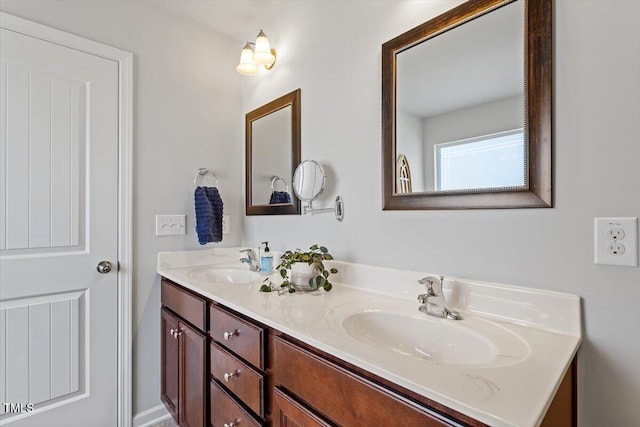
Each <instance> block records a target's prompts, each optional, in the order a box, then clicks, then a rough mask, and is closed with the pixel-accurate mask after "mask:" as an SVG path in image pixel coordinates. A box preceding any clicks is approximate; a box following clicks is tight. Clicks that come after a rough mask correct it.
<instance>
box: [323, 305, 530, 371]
mask: <svg viewBox="0 0 640 427" xmlns="http://www.w3.org/2000/svg"><path fill="white" fill-rule="evenodd" d="M418 306H419V304H418V303H416V304H410V303H408V302H407V303H403V302H377V303H362V304H350V305H347V306H342V307H341V308H339V309H336V310H335V311H334V312H333V313H330V314H329V315H328V317H327V320H328V321H329V324H330V326H331V327H332V329H334V331H336V332H338V333H340V334H344V335H346V336H348V337H349V338H351V339H353V340H357V341H359V342H361V343H364V344H366V345H367V346H369V347H373V348H375V349H377V350H381V351H385V352H389V353H393V354H395V355H398V354H400V355H403V356H406V357H409V358H412V359H423V360H428V361H431V362H434V363H440V364H457V365H490V366H504V365H509V364H513V363H517V362H519V361H522V360H524V359H525V358H526V357H527V356H528V355H529V352H530V350H529V346H528V345H527V343H526V342H525V341H524V340H523V339H522V338H520V337H519V336H518V335H516V334H515V333H513V332H511V331H509V330H508V329H506V328H504V327H502V326H500V325H499V324H498V323H495V322H491V321H488V320H484V319H480V318H477V317H474V316H470V315H465V318H464V319H463V320H448V319H440V318H438V317H434V316H429V315H427V314H424V313H421V312H419V311H418Z"/></svg>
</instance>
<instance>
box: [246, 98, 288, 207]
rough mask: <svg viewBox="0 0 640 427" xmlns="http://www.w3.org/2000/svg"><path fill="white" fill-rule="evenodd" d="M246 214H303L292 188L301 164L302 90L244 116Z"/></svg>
mask: <svg viewBox="0 0 640 427" xmlns="http://www.w3.org/2000/svg"><path fill="white" fill-rule="evenodd" d="M245 156H246V158H245V165H246V167H245V206H246V214H247V215H300V200H298V198H297V197H296V196H295V194H294V192H293V188H292V184H291V183H292V178H293V171H294V170H295V168H296V166H298V164H299V163H300V89H296V90H294V91H293V92H291V93H288V94H286V95H284V96H282V97H280V98H278V99H276V100H273V101H271V102H269V103H268V104H265V105H263V106H262V107H260V108H257V109H255V110H253V111H251V112H250V113H248V114H247V115H246V116H245Z"/></svg>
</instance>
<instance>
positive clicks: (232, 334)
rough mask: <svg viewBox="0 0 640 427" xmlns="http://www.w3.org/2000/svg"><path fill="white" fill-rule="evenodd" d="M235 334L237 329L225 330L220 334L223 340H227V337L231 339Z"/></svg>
mask: <svg viewBox="0 0 640 427" xmlns="http://www.w3.org/2000/svg"><path fill="white" fill-rule="evenodd" d="M235 335H238V331H231V332H225V333H224V334H222V336H223V337H224V340H225V341H229V339H231V337H233V336H235Z"/></svg>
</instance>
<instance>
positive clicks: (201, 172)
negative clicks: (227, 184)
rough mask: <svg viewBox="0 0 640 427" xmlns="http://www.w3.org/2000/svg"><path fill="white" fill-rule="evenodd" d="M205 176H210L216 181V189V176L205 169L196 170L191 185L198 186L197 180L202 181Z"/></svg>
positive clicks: (217, 181)
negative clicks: (200, 179)
mask: <svg viewBox="0 0 640 427" xmlns="http://www.w3.org/2000/svg"><path fill="white" fill-rule="evenodd" d="M207 175H211V176H212V177H214V178H215V179H216V187H217V186H218V183H219V180H218V176H217V175H216V174H215V173H213V172H211V171H210V170H209V169H207V168H200V169H198V172H197V173H196V176H195V178H193V185H195V186H198V178H201V177H202V178H203V179H204V177H205V176H207Z"/></svg>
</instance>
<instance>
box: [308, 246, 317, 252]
mask: <svg viewBox="0 0 640 427" xmlns="http://www.w3.org/2000/svg"><path fill="white" fill-rule="evenodd" d="M309 249H311V250H312V251H315V250H317V249H318V245H311V246H310V247H309Z"/></svg>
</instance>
